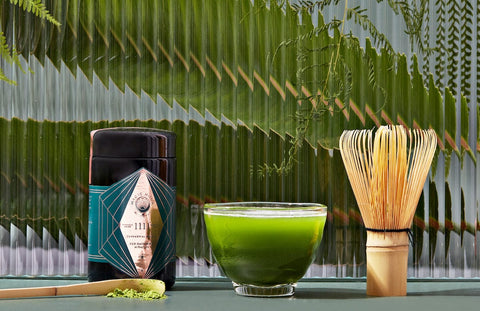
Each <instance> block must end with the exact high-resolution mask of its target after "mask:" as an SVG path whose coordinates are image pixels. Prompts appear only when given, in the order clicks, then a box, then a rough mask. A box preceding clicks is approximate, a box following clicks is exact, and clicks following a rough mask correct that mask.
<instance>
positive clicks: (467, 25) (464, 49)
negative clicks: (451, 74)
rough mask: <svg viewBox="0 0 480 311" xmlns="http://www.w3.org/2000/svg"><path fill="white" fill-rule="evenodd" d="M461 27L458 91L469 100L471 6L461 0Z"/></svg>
mask: <svg viewBox="0 0 480 311" xmlns="http://www.w3.org/2000/svg"><path fill="white" fill-rule="evenodd" d="M462 21H463V23H462V27H461V40H460V42H461V49H460V55H461V56H460V59H461V62H462V64H461V66H460V77H461V81H460V83H461V84H460V90H461V93H462V94H463V95H464V96H465V97H466V98H467V99H468V100H470V98H469V97H470V94H471V83H470V77H471V69H472V26H473V6H472V4H471V3H470V1H469V0H463V8H462Z"/></svg>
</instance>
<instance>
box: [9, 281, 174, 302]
mask: <svg viewBox="0 0 480 311" xmlns="http://www.w3.org/2000/svg"><path fill="white" fill-rule="evenodd" d="M116 288H119V289H122V290H123V289H134V290H137V291H148V290H153V291H156V292H158V293H159V294H163V293H164V292H165V283H163V281H160V280H155V279H115V280H106V281H99V282H90V283H82V284H72V285H64V286H45V287H27V288H8V289H0V298H27V297H46V296H67V295H106V294H108V293H110V292H112V291H113V290H115V289H116Z"/></svg>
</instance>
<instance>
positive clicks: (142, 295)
mask: <svg viewBox="0 0 480 311" xmlns="http://www.w3.org/2000/svg"><path fill="white" fill-rule="evenodd" d="M107 297H111V298H133V299H142V300H154V299H165V298H167V296H166V295H164V294H160V293H159V292H156V291H153V290H147V291H144V292H143V291H142V292H139V291H136V290H134V289H119V288H116V289H115V290H114V291H113V292H110V293H108V294H107Z"/></svg>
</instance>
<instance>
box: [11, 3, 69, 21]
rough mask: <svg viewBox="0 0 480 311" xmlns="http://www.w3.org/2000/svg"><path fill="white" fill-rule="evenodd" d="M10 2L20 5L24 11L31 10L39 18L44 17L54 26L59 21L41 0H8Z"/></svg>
mask: <svg viewBox="0 0 480 311" xmlns="http://www.w3.org/2000/svg"><path fill="white" fill-rule="evenodd" d="M10 3H12V4H14V5H17V4H18V6H19V7H21V8H22V9H23V10H24V11H26V12H29V13H30V12H31V13H33V14H35V15H36V16H37V17H40V18H41V19H46V20H47V21H49V22H50V23H52V24H53V25H55V26H60V23H59V22H58V21H57V20H56V19H55V18H54V17H53V16H52V15H51V14H50V12H49V11H48V10H47V8H46V6H45V4H44V3H43V2H42V0H10Z"/></svg>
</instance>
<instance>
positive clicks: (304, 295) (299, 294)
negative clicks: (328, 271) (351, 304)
mask: <svg viewBox="0 0 480 311" xmlns="http://www.w3.org/2000/svg"><path fill="white" fill-rule="evenodd" d="M293 297H294V298H298V299H362V298H368V296H367V295H366V294H365V289H342V288H302V289H297V290H296V291H295V295H294V296H293Z"/></svg>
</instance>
